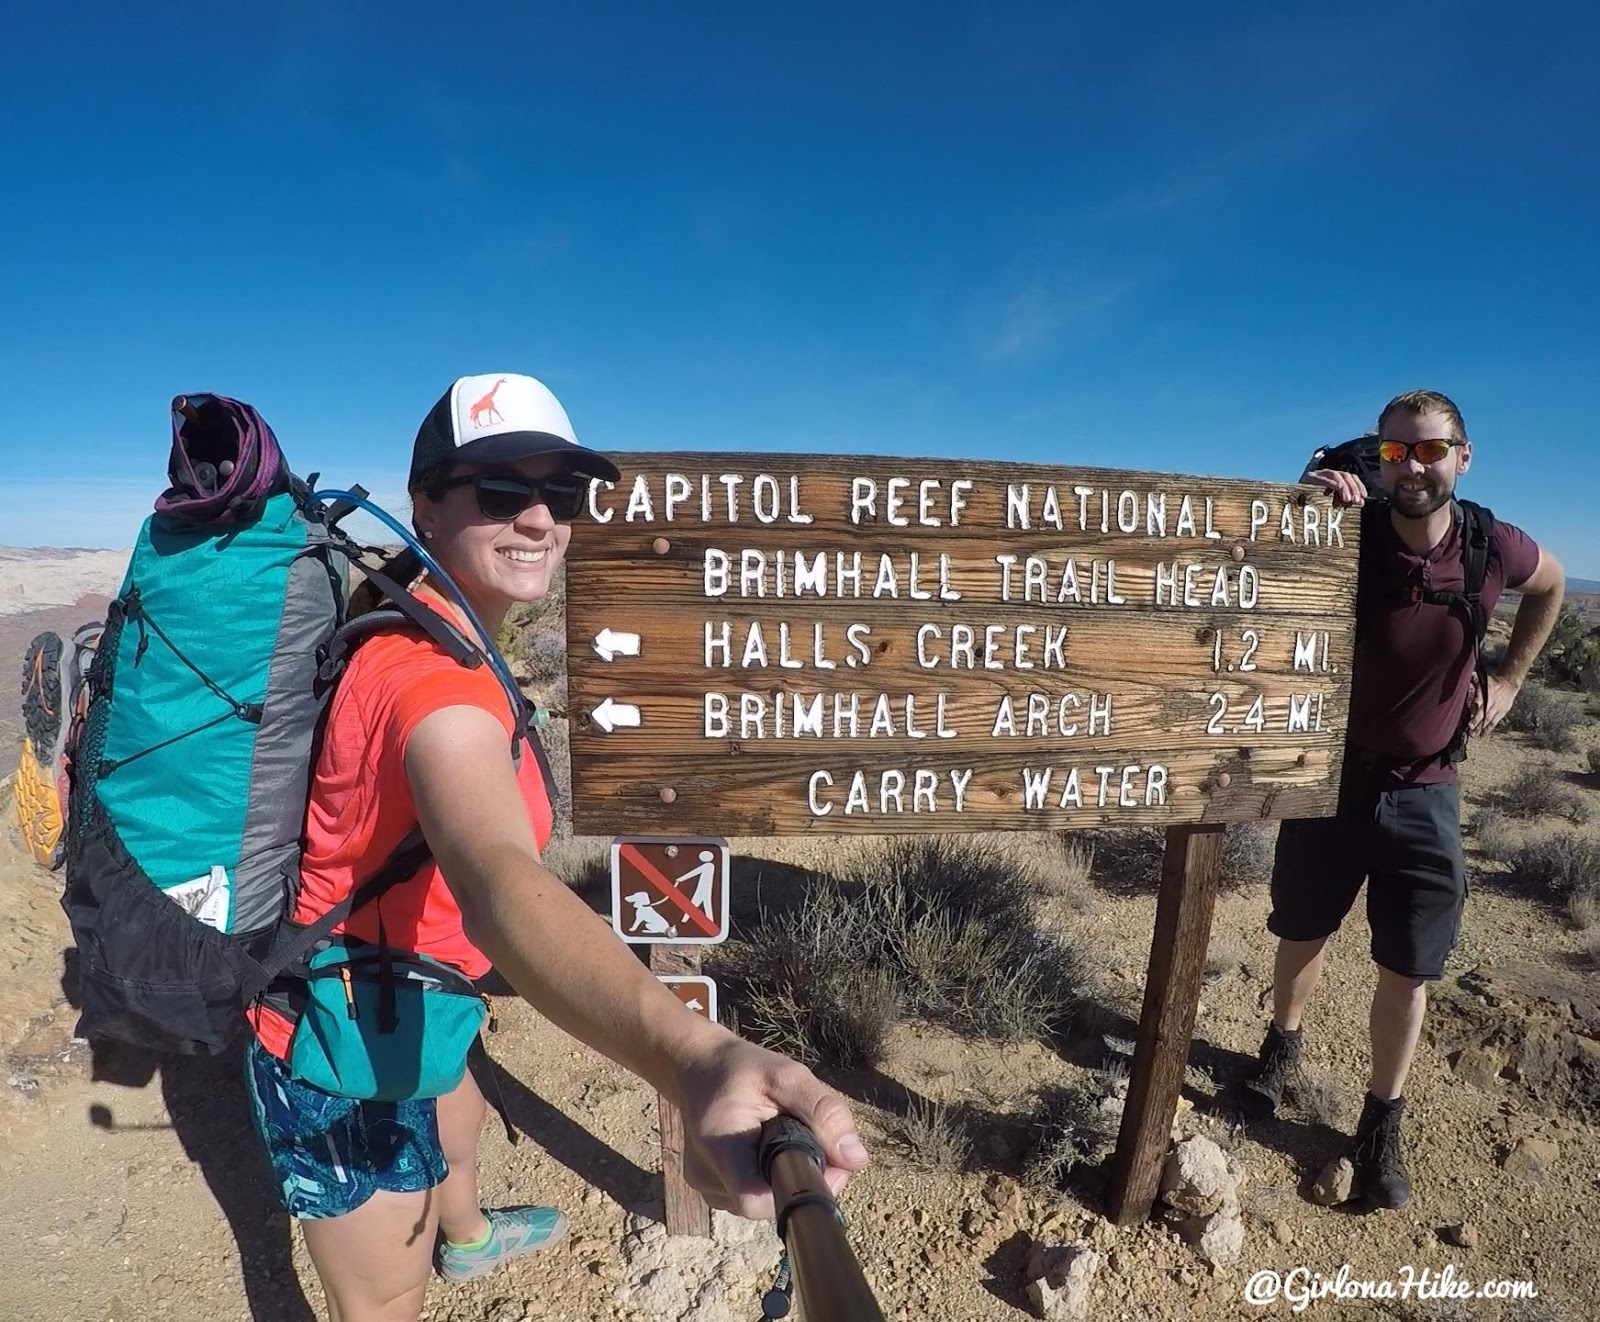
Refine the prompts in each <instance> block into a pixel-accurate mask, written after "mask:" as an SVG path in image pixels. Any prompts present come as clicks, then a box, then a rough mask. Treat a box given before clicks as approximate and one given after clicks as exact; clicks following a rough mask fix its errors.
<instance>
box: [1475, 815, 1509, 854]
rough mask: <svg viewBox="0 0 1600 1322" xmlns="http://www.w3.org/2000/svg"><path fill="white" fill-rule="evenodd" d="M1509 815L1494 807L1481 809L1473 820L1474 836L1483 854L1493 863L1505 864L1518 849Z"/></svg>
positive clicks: (1479, 850)
mask: <svg viewBox="0 0 1600 1322" xmlns="http://www.w3.org/2000/svg"><path fill="white" fill-rule="evenodd" d="M1507 818H1508V814H1507V813H1506V812H1505V811H1504V810H1502V809H1500V808H1496V807H1494V806H1493V805H1490V806H1489V807H1486V808H1480V809H1479V810H1478V814H1477V816H1476V817H1474V818H1473V819H1472V836H1473V840H1474V841H1475V842H1476V844H1477V846H1478V852H1479V853H1481V854H1482V855H1483V856H1484V857H1485V858H1486V859H1488V860H1489V861H1490V862H1491V863H1505V862H1508V861H1509V860H1510V858H1511V855H1512V854H1513V852H1515V849H1516V841H1515V839H1514V837H1513V835H1512V832H1511V829H1510V827H1509V825H1508V822H1507Z"/></svg>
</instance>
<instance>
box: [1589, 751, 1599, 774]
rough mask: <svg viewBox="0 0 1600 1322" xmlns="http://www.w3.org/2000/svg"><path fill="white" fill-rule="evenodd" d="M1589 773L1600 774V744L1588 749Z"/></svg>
mask: <svg viewBox="0 0 1600 1322" xmlns="http://www.w3.org/2000/svg"><path fill="white" fill-rule="evenodd" d="M1589 774H1590V775H1591V776H1600V744H1596V745H1595V746H1594V747H1593V748H1591V749H1590V750H1589Z"/></svg>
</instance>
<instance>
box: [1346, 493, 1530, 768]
mask: <svg viewBox="0 0 1600 1322" xmlns="http://www.w3.org/2000/svg"><path fill="white" fill-rule="evenodd" d="M1361 557H1362V561H1363V564H1362V588H1361V592H1360V596H1359V600H1358V603H1357V612H1356V613H1357V618H1358V628H1357V634H1356V650H1355V678H1354V681H1353V683H1352V685H1351V693H1350V743H1351V745H1352V746H1353V747H1354V748H1356V749H1360V750H1364V751H1366V752H1369V753H1374V754H1376V755H1377V756H1378V757H1379V758H1381V759H1383V760H1384V762H1385V763H1391V762H1398V763H1401V764H1402V765H1400V766H1398V767H1395V768H1394V769H1393V770H1392V771H1391V773H1390V775H1391V778H1393V779H1403V780H1407V781H1411V782H1413V783H1421V784H1428V783H1434V782H1438V781H1448V780H1453V779H1455V775H1456V769H1455V768H1454V767H1451V766H1444V765H1441V764H1440V762H1439V761H1438V760H1433V761H1432V762H1431V764H1429V765H1422V764H1424V763H1428V762H1429V760H1430V759H1434V758H1435V755H1436V754H1438V753H1439V752H1441V751H1442V750H1443V749H1445V748H1446V747H1448V746H1449V744H1450V741H1451V739H1452V738H1454V737H1455V732H1456V729H1457V727H1458V726H1459V725H1460V722H1461V713H1462V709H1463V707H1464V706H1465V704H1466V701H1467V694H1468V691H1469V689H1470V686H1471V681H1472V675H1473V669H1474V666H1473V647H1472V636H1471V633H1470V631H1469V628H1468V625H1467V617H1466V613H1465V612H1464V611H1462V610H1460V609H1456V610H1452V609H1451V608H1450V607H1448V606H1445V605H1433V604H1431V603H1429V602H1423V601H1419V602H1411V601H1409V600H1407V594H1408V592H1409V590H1410V589H1411V588H1412V587H1413V586H1416V587H1422V588H1433V589H1437V590H1442V591H1446V592H1448V591H1458V592H1459V591H1460V590H1461V589H1462V588H1464V587H1465V586H1466V573H1465V569H1464V567H1463V565H1462V560H1461V518H1460V512H1459V511H1457V517H1456V520H1455V522H1454V523H1453V524H1452V526H1451V528H1450V531H1449V532H1447V533H1446V534H1445V536H1444V540H1443V541H1441V542H1440V543H1439V545H1438V546H1436V547H1434V548H1433V550H1431V551H1428V552H1426V553H1424V554H1418V553H1417V552H1415V551H1412V550H1411V549H1410V548H1408V547H1407V546H1406V544H1405V543H1404V542H1403V541H1401V540H1400V534H1399V533H1398V532H1396V531H1395V528H1394V524H1393V523H1392V522H1391V521H1390V520H1389V519H1388V518H1387V517H1384V516H1379V517H1375V518H1373V519H1371V520H1369V521H1368V522H1367V524H1366V531H1365V532H1363V534H1362V545H1361ZM1538 566H1539V547H1538V545H1537V544H1536V543H1535V542H1534V540H1533V539H1532V538H1531V537H1529V536H1528V534H1527V533H1525V532H1523V531H1522V529H1520V528H1518V527H1515V526H1514V525H1512V524H1509V523H1505V522H1502V521H1501V520H1499V519H1496V520H1495V531H1494V542H1493V545H1492V546H1491V548H1490V551H1489V564H1488V568H1487V572H1486V573H1485V575H1484V580H1483V609H1484V612H1485V614H1487V613H1488V612H1490V611H1493V610H1494V608H1495V604H1496V603H1497V602H1498V601H1499V600H1500V595H1501V593H1502V592H1504V591H1505V590H1506V589H1507V588H1517V587H1520V586H1521V585H1522V584H1523V583H1525V582H1527V580H1528V578H1529V577H1530V576H1531V575H1532V574H1533V571H1534V570H1535V569H1537V568H1538Z"/></svg>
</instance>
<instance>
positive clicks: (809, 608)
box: [567, 453, 1358, 836]
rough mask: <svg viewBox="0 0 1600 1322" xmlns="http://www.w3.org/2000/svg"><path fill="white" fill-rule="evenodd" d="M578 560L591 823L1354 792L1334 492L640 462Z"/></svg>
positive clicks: (864, 466) (1082, 816)
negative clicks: (1346, 768) (1347, 768)
mask: <svg viewBox="0 0 1600 1322" xmlns="http://www.w3.org/2000/svg"><path fill="white" fill-rule="evenodd" d="M612 458H613V459H615V460H616V462H617V464H618V466H619V467H620V468H621V469H622V473H623V478H622V481H621V482H620V483H618V484H616V486H615V487H614V488H612V487H609V486H607V485H605V484H601V485H599V486H597V487H596V488H595V490H594V492H593V495H592V497H591V501H590V507H589V510H588V512H587V514H586V515H582V516H580V518H579V519H578V521H577V522H576V524H575V525H574V531H573V544H572V548H571V551H570V553H569V568H568V576H569V577H568V583H569V591H568V604H567V628H568V637H567V648H568V650H567V666H568V686H569V710H570V712H571V716H572V721H571V757H572V789H573V823H574V829H575V830H576V831H579V832H582V833H588V834H604V835H610V834H613V833H615V832H618V831H622V832H640V831H642V832H656V833H661V834H666V835H685V836H687V835H701V834H716V835H723V836H728V835H746V836H774V835H787V834H806V833H814V834H819V835H836V834H845V833H869V834H903V833H917V832H935V831H939V832H968V831H987V830H1007V829H1015V830H1053V829H1070V828H1073V827H1083V826H1131V825H1174V824H1179V823H1185V822H1199V821H1242V820H1248V819H1254V818H1278V817H1286V816H1319V815H1325V814H1327V813H1329V812H1331V811H1332V808H1333V804H1334V801H1335V796H1336V790H1337V785H1338V776H1339V770H1340V761H1341V753H1342V743H1343V732H1344V725H1345V719H1346V713H1347V710H1348V700H1349V681H1350V665H1351V656H1352V649H1353V641H1354V600H1355V564H1356V552H1357V543H1358V520H1357V519H1356V518H1355V516H1354V514H1353V513H1351V512H1350V511H1346V510H1342V509H1338V508H1336V507H1334V505H1333V504H1332V501H1331V498H1330V497H1329V495H1328V493H1326V492H1321V491H1316V490H1314V489H1312V488H1309V487H1304V486H1292V485H1287V484H1274V483H1262V482H1245V481H1240V480H1236V479H1222V478H1197V477H1180V476H1174V475H1171V474H1159V473H1138V472H1124V471H1119V470H1105V469H1088V468H1063V467H1049V466H1040V465H1022V464H999V463H973V462H970V461H965V460H902V459H881V458H857V457H853V456H837V455H832V456H829V455H806V456H790V455H746V454H713V453H707V454H693V453H689V454H628V453H618V454H614V455H613V456H612Z"/></svg>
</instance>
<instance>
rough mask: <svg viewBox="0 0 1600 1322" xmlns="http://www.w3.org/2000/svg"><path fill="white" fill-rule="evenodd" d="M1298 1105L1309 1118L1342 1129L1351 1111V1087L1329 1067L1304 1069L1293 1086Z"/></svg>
mask: <svg viewBox="0 0 1600 1322" xmlns="http://www.w3.org/2000/svg"><path fill="white" fill-rule="evenodd" d="M1290 1093H1291V1095H1292V1096H1293V1098H1294V1104H1295V1106H1296V1107H1298V1108H1299V1110H1300V1111H1301V1112H1302V1114H1304V1115H1305V1116H1306V1117H1307V1118H1308V1119H1311V1120H1315V1121H1317V1122H1318V1123H1319V1124H1323V1125H1326V1126H1327V1127H1328V1128H1329V1129H1340V1128H1342V1126H1343V1124H1344V1118H1345V1116H1346V1115H1347V1114H1348V1113H1349V1111H1350V1089H1349V1087H1348V1086H1347V1085H1346V1084H1345V1082H1344V1081H1343V1080H1342V1079H1341V1078H1339V1076H1338V1075H1336V1074H1333V1073H1331V1072H1330V1071H1328V1070H1322V1069H1305V1068H1303V1067H1302V1068H1301V1069H1300V1070H1299V1071H1298V1072H1297V1076H1296V1078H1295V1079H1294V1081H1293V1083H1292V1084H1291V1085H1290Z"/></svg>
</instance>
